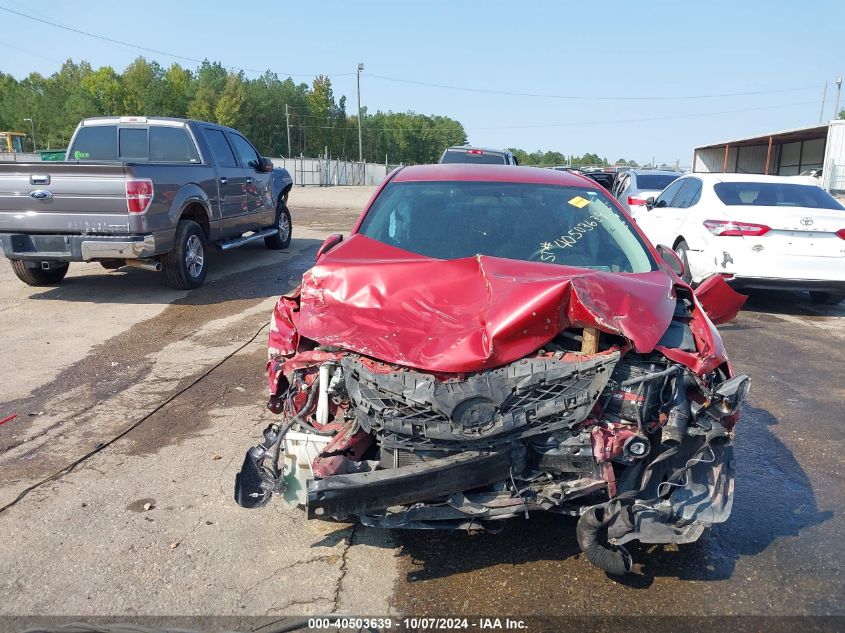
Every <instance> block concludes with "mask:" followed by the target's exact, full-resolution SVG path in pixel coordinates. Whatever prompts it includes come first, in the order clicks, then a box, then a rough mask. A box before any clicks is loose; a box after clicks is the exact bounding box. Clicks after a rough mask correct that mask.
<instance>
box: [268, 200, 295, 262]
mask: <svg viewBox="0 0 845 633" xmlns="http://www.w3.org/2000/svg"><path fill="white" fill-rule="evenodd" d="M286 198H287V196H283V197H281V198H279V203H278V204H277V205H276V224H275V227H276V233H275V234H273V235H270V236H268V237H265V238H264V244H265V245H266V246H267V248H271V249H273V250H282V249H283V248H287V247H288V246H290V238H291V235H292V234H293V225H292V223H291V221H290V211H288V207H287V205H286V204H285V200H286Z"/></svg>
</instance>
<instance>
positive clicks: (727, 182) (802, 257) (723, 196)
mask: <svg viewBox="0 0 845 633" xmlns="http://www.w3.org/2000/svg"><path fill="white" fill-rule="evenodd" d="M634 219H635V220H636V221H637V224H638V225H639V226H640V228H642V230H643V231H644V232H645V234H646V235H647V236H648V238H649V239H650V240H651V241H652V242H653V243H654V244H666V245H668V246H672V247H673V248H674V249H675V251H676V252H677V253H678V255H679V256H680V257H681V260H682V261H683V263H684V266H685V268H686V272H685V274H684V278H685V280H686V281H687V282H690V283H692V284H696V283H700V282H701V281H702V280H704V279H705V278H707V277H709V276H710V275H713V274H719V275H721V276H722V277H724V278H725V280H726V281H727V282H728V283H729V284H730V285H731V286H732V287H734V288H735V289H737V290H741V289H743V288H749V289H751V288H771V289H776V290H786V289H789V290H809V291H810V296H811V298H812V299H813V301H815V302H817V303H828V304H834V303H839V302H841V301H843V300H845V207H843V206H842V205H841V204H840V203H839V202H837V201H836V200H835V199H834V198H833V197H832V196H831V195H830V194H828V193H827V192H826V191H825V190H824V189H822V188H821V187H817V186H813V185H809V184H802V183H797V182H796V181H795V179H794V178H789V177H786V176H759V175H754V174H689V175H687V176H684V177H682V178H679V179H678V180H676V181H675V182H673V183H672V184H671V185H669V186H668V187H667V188H666V189H664V190H663V192H662V193H661V194H660V195H659V196H658V197H657V199H651V198H650V199H649V203H648V204H647V205H645V206H642V207H636V208H635V210H634Z"/></svg>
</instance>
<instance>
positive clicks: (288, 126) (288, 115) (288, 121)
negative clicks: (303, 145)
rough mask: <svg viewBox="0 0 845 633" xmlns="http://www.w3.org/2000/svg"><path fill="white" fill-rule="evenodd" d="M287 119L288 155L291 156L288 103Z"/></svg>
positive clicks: (287, 109)
mask: <svg viewBox="0 0 845 633" xmlns="http://www.w3.org/2000/svg"><path fill="white" fill-rule="evenodd" d="M285 120H286V121H287V128H288V156H290V155H291V153H290V109H289V108H288V104H287V103H286V104H285Z"/></svg>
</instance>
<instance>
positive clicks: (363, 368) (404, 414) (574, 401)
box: [235, 299, 750, 574]
mask: <svg viewBox="0 0 845 633" xmlns="http://www.w3.org/2000/svg"><path fill="white" fill-rule="evenodd" d="M692 305H693V304H692V302H691V301H690V300H686V299H678V300H677V306H676V309H675V317H674V318H673V320H672V323H671V324H670V326H669V328H668V329H667V330H666V332H665V334H664V335H663V339H662V340H661V343H662V344H663V345H658V346H655V349H654V350H652V351H651V352H648V353H642V352H637V351H636V350H634V349H633V347H632V346H631V344H630V343H629V342H628V341H626V339H625V338H624V337H622V336H618V335H614V334H612V333H608V332H601V331H598V330H596V329H594V328H577V327H570V328H567V329H565V330H563V331H562V332H560V333H559V334H558V335H557V336H556V337H555V338H554V339H553V340H551V341H549V342H548V343H547V344H545V345H544V346H543V347H542V348H541V349H539V350H536V351H535V352H533V353H531V354H529V355H527V356H524V357H522V358H519V359H517V360H515V361H513V362H510V363H508V364H506V365H504V366H500V367H495V368H491V369H484V370H480V371H474V372H466V373H433V372H426V371H422V370H418V369H413V368H410V367H407V366H403V365H400V364H396V363H388V362H384V361H380V360H377V359H375V358H372V357H370V356H368V355H366V354H362V353H359V352H355V351H350V350H347V349H344V348H341V347H336V346H330V345H320V344H318V343H317V342H316V341H302V340H300V341H299V346H298V350H297V351H296V353H294V354H285V353H274V352H273V351H271V360H270V367H269V370H270V373H271V377H272V378H271V384H274V385H275V387H276V388H275V393H274V394H273V396H272V397H271V398H270V401H269V402H268V407H269V408H270V410H271V411H273V412H274V413H278V414H279V415H280V416H281V417H280V422H278V423H274V424H271V425H270V426H269V427H268V428H267V429H266V430H265V432H264V440H263V441H262V442H261V443H260V444H258V445H257V446H254V447H253V448H252V449H250V450H249V451H248V453H247V456H246V458H245V460H244V465H243V468H242V470H241V472H240V473H239V474H238V477H237V481H236V485H235V497H236V500H237V502H238V503H239V504H240V505H242V506H244V507H257V506H261V505H264V504H266V503H267V502H268V501H269V500H270V498H271V496H272V495H273V494H277V495H281V496H282V498H283V499H284V500H285V501H286V502H287V503H288V504H290V505H293V506H296V505H298V506H304V507H305V508H306V510H307V515H308V517H309V518H317V519H323V520H331V519H350V518H354V519H356V520H358V521H360V522H361V523H363V524H364V525H368V526H376V527H386V528H424V529H431V528H438V529H442V528H449V529H464V530H484V529H494V528H495V527H496V525H497V522H499V521H502V520H504V519H507V518H510V517H514V516H519V515H525V516H529V515H530V514H531V513H534V512H537V511H547V512H555V513H560V514H568V515H572V516H576V517H580V519H579V522H578V528H577V538H578V543H579V545H580V546H581V548H582V550H583V551H584V553H585V555H586V556H587V558H588V559H589V560H590V561H591V562H593V563H594V564H596V565H598V566H599V567H601V568H602V569H604V570H606V571H607V572H609V573H613V574H621V573H625V572H627V571H629V570H630V569H631V565H632V561H631V557H630V556H629V555H628V553H627V551H626V550H625V548H624V544H625V543H627V542H629V541H632V540H639V541H641V542H644V543H686V542H691V541H694V540H696V539H697V538H698V537H699V536H700V535H701V533H702V532H703V530H704V529H705V528H706V527H707V526H709V525H711V524H714V523H719V522H723V521H725V520H726V519H727V517H728V515H729V514H730V510H731V503H732V498H733V485H734V462H733V456H732V438H733V426H734V424H735V422H736V415H737V410H738V408H739V406H740V405H741V403H742V402H743V400H744V399H745V396H746V394H747V391H748V388H749V384H750V379H749V378H748V376H746V375H744V374H740V375H737V376H734V377H731V376H730V369H729V366H728V365H727V364H726V363H723V364H721V365H719V366H716V367H714V368H712V369H710V370H709V371H703V372H699V373H696V372H695V371H693V370H692V369H691V368H690V364H691V363H689V362H687V363H684V362H679V361H678V360H677V358H681V355H683V354H689V355H690V356H692V352H694V351H695V349H696V341H695V339H694V337H693V334H692V331H691V330H690V327H689V322H690V320H691V318H690V314H691V310H692ZM591 342H592V346H591ZM669 348H671V350H672V351H671V352H667V353H669V355H671V356H675V357H676V360H672V359H670V358H669V357H668V356H667V354H666V353H664V351H665V350H667V349H669Z"/></svg>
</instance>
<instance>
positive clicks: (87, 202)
mask: <svg viewBox="0 0 845 633" xmlns="http://www.w3.org/2000/svg"><path fill="white" fill-rule="evenodd" d="M125 178H126V176H125V169H124V165H123V164H122V163H52V162H43V163H37V162H36V163H0V233H17V232H23V233H70V234H105V235H114V234H125V233H129V213H128V210H127V208H126V184H125Z"/></svg>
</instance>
